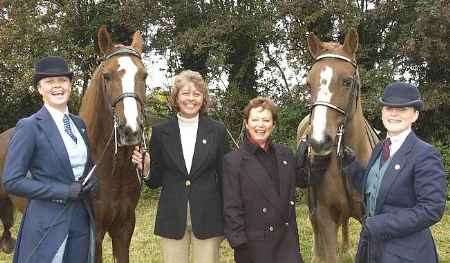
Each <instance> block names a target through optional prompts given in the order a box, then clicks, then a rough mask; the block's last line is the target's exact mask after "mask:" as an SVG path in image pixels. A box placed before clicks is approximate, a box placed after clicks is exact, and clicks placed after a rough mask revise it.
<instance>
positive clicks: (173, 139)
mask: <svg viewBox="0 0 450 263" xmlns="http://www.w3.org/2000/svg"><path fill="white" fill-rule="evenodd" d="M162 132H163V135H164V136H165V137H166V138H164V140H163V142H164V144H166V145H167V153H168V154H169V156H170V158H171V159H172V160H173V162H174V163H175V165H176V166H177V167H178V169H179V170H180V171H181V172H183V173H184V174H185V175H187V169H186V164H185V161H184V157H183V148H182V146H181V138H180V127H179V126H178V121H177V119H176V118H175V119H171V120H170V121H169V122H168V124H167V126H166V127H165V129H164V130H162Z"/></svg>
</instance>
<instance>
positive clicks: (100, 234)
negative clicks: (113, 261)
mask: <svg viewBox="0 0 450 263" xmlns="http://www.w3.org/2000/svg"><path fill="white" fill-rule="evenodd" d="M95 231H96V232H95V262H96V263H102V261H103V258H102V257H103V253H102V252H103V250H102V248H103V247H102V245H103V239H104V238H105V233H106V231H105V229H104V228H103V227H101V226H100V225H99V224H96V229H95Z"/></svg>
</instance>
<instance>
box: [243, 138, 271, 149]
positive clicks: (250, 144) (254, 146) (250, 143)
mask: <svg viewBox="0 0 450 263" xmlns="http://www.w3.org/2000/svg"><path fill="white" fill-rule="evenodd" d="M245 143H246V144H247V146H248V148H249V149H250V151H251V152H252V153H256V152H257V151H258V150H259V151H261V152H269V151H270V150H271V148H272V140H271V139H270V138H269V139H268V141H267V143H266V147H264V148H262V147H260V146H259V145H258V144H257V143H256V142H255V141H254V140H252V138H251V137H250V135H248V134H246V136H245Z"/></svg>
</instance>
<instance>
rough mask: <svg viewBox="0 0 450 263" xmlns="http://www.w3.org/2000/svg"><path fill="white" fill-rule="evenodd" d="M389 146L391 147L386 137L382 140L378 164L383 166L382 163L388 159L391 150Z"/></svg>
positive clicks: (389, 140)
mask: <svg viewBox="0 0 450 263" xmlns="http://www.w3.org/2000/svg"><path fill="white" fill-rule="evenodd" d="M390 148H391V139H389V138H386V139H385V140H384V141H383V151H382V152H381V160H380V166H383V164H384V163H385V162H386V161H387V160H388V159H389V156H390V152H391V151H390Z"/></svg>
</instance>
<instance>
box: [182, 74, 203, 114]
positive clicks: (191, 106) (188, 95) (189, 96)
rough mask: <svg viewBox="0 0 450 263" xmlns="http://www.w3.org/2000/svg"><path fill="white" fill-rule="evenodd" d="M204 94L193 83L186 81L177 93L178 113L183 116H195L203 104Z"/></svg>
mask: <svg viewBox="0 0 450 263" xmlns="http://www.w3.org/2000/svg"><path fill="white" fill-rule="evenodd" d="M203 99H204V95H203V93H202V92H201V90H200V89H198V88H197V87H196V86H195V85H194V83H192V82H190V81H187V82H185V84H184V85H183V86H182V87H181V88H180V90H179V91H178V95H177V101H176V103H177V106H178V113H179V114H180V115H181V116H182V117H184V118H193V117H195V116H197V114H198V113H199V112H200V109H201V107H202V105H203Z"/></svg>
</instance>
